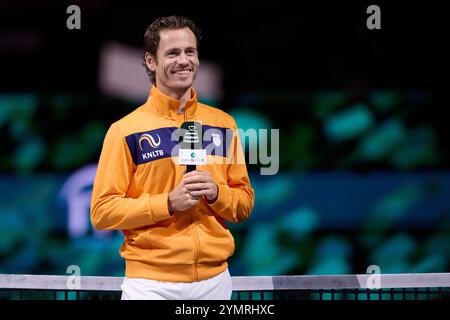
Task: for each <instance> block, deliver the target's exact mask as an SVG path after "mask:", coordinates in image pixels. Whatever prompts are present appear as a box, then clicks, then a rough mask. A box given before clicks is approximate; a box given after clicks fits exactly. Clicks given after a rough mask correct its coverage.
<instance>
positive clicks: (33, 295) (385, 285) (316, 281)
mask: <svg viewBox="0 0 450 320" xmlns="http://www.w3.org/2000/svg"><path fill="white" fill-rule="evenodd" d="M374 279H377V281H375V282H374V281H373V280H374ZM122 281H123V278H121V277H94V276H81V277H79V278H74V276H59V275H16V274H0V299H2V300H119V299H120V296H121V289H120V285H121V284H122ZM232 282H233V295H232V300H450V273H412V274H380V275H379V278H374V275H373V274H372V275H371V274H356V275H301V276H261V277H259V276H253V277H232Z"/></svg>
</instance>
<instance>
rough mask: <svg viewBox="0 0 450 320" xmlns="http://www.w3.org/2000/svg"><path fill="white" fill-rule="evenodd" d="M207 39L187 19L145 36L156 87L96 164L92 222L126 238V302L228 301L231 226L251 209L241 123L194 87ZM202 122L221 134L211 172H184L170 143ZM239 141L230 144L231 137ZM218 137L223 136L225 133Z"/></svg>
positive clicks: (211, 154) (111, 133)
mask: <svg viewBox="0 0 450 320" xmlns="http://www.w3.org/2000/svg"><path fill="white" fill-rule="evenodd" d="M199 39H200V32H199V30H198V29H197V27H196V26H195V25H194V23H193V22H192V21H191V20H189V19H187V18H183V17H178V16H171V17H164V18H159V19H157V20H156V21H154V22H153V23H152V24H151V25H150V26H149V27H148V29H147V31H146V33H145V36H144V52H145V53H144V65H145V67H146V68H147V73H148V74H149V76H150V79H151V81H152V82H153V86H152V89H151V91H150V95H149V98H148V100H147V102H146V103H145V104H144V105H142V106H140V107H139V108H137V109H136V110H134V111H133V112H131V113H130V114H128V115H127V116H126V117H124V118H122V119H120V120H119V121H117V122H115V123H113V124H112V125H111V127H110V128H109V130H108V132H107V134H106V137H105V140H104V144H103V149H102V152H101V155H100V160H99V163H98V169H97V175H96V177H95V182H94V189H93V194H92V203H91V222H92V224H93V226H94V227H95V228H96V229H98V230H121V231H122V232H123V234H124V236H125V241H124V243H123V245H122V246H121V248H120V254H121V256H122V257H123V258H124V259H125V260H126V271H125V274H126V277H125V280H124V283H123V284H122V290H123V292H122V299H188V300H191V299H192V300H193V299H230V298H231V290H232V289H231V278H230V274H229V272H228V264H227V259H228V258H229V257H230V256H231V255H232V254H233V252H234V240H233V237H232V235H231V233H230V231H229V230H228V227H227V225H226V223H225V220H226V221H229V222H240V221H243V220H245V219H247V218H248V216H249V215H250V213H251V211H252V209H253V203H254V192H253V189H252V187H251V185H250V181H249V177H248V174H247V169H246V165H245V161H236V159H241V160H242V159H243V152H242V148H241V145H240V141H239V138H238V135H237V134H236V130H237V125H236V122H235V121H234V119H233V118H232V117H231V116H230V115H228V114H226V113H225V112H223V111H221V110H219V109H216V108H213V107H209V106H206V105H204V104H202V103H200V102H198V101H197V95H196V91H195V90H194V88H193V87H192V84H193V82H194V80H195V77H196V74H197V71H198V67H199V58H198V49H197V48H198V41H199ZM185 121H198V122H201V123H202V125H203V128H207V129H208V130H212V131H213V132H215V133H214V134H212V135H213V136H214V135H215V136H214V138H213V139H212V141H214V144H215V145H216V146H219V149H220V147H223V148H222V152H221V151H220V150H219V151H217V148H216V149H214V150H215V151H211V150H212V149H211V148H210V150H209V151H208V155H207V163H206V165H204V166H198V167H197V170H195V171H192V172H188V173H186V167H185V166H181V165H178V164H177V163H176V160H177V159H176V154H175V156H174V154H173V150H174V147H175V146H176V145H177V143H178V142H177V141H174V139H173V134H174V131H176V130H177V129H178V128H179V127H180V126H181V124H182V123H183V122H185ZM230 131H231V132H232V133H233V134H232V136H231V138H230V139H227V135H226V134H225V133H226V132H230ZM219 133H221V135H220V134H219Z"/></svg>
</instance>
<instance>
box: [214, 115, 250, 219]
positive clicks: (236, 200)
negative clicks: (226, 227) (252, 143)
mask: <svg viewBox="0 0 450 320" xmlns="http://www.w3.org/2000/svg"><path fill="white" fill-rule="evenodd" d="M234 125H235V126H234V128H233V140H232V143H231V146H230V154H229V155H228V157H227V162H228V168H227V184H218V185H217V186H218V189H219V194H218V196H217V199H216V201H215V202H214V203H212V204H210V203H209V204H208V205H209V206H210V207H211V208H212V209H213V211H214V213H216V214H217V215H219V216H221V217H222V218H224V219H225V220H227V221H230V222H242V221H244V220H246V219H247V218H248V217H249V216H250V214H251V212H252V210H253V205H254V199H255V198H254V190H253V188H252V187H251V185H250V179H249V176H248V173H247V166H246V164H245V157H244V152H243V150H242V146H241V142H240V139H239V135H238V132H237V126H236V123H235V124H234Z"/></svg>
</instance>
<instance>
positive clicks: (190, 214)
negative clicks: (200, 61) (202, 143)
mask: <svg viewBox="0 0 450 320" xmlns="http://www.w3.org/2000/svg"><path fill="white" fill-rule="evenodd" d="M186 111H187V108H186V106H185V107H184V112H183V116H184V122H186V121H187V115H186V114H187V113H186ZM193 215H194V213H193V209H192V208H191V209H189V216H190V218H191V224H192V230H193V231H194V239H193V240H194V247H195V251H194V271H195V279H194V280H195V281H198V271H197V258H198V255H199V250H200V240H199V238H198V233H197V228H196V227H195V224H194V217H193Z"/></svg>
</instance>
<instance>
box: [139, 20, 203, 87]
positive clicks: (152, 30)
mask: <svg viewBox="0 0 450 320" xmlns="http://www.w3.org/2000/svg"><path fill="white" fill-rule="evenodd" d="M184 28H189V29H191V31H192V32H193V33H194V35H195V38H196V39H197V51H198V47H199V44H200V39H201V38H202V34H201V31H200V29H199V28H198V27H197V26H196V25H195V24H194V21H192V20H191V19H189V18H186V17H182V16H169V17H161V18H158V19H156V20H155V21H153V22H152V23H151V24H150V25H149V26H148V28H147V31H145V35H144V55H143V58H144V63H143V65H144V67H145V70H146V71H147V74H148V76H149V77H150V81H151V82H152V83H153V82H155V73H154V72H153V71H151V70H149V69H148V67H147V64H146V62H145V54H146V53H147V52H148V53H150V54H151V55H152V56H153V58H154V59H155V61H156V51H157V49H158V46H159V40H160V34H159V32H160V31H161V30H179V29H184Z"/></svg>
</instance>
